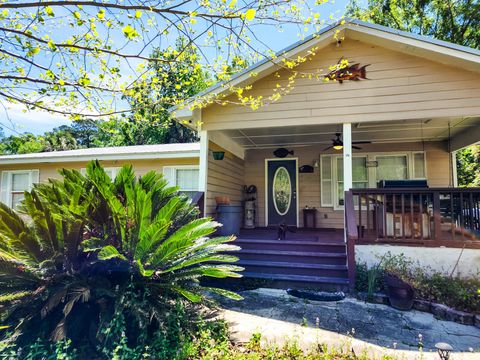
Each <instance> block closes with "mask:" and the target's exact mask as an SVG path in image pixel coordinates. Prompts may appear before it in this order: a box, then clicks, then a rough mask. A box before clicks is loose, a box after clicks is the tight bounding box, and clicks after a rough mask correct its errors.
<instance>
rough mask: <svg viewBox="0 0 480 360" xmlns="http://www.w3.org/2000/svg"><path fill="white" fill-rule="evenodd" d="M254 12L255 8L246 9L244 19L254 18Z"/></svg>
mask: <svg viewBox="0 0 480 360" xmlns="http://www.w3.org/2000/svg"><path fill="white" fill-rule="evenodd" d="M256 13H257V10H255V9H248V10H247V12H246V13H245V19H247V21H252V20H253V19H255V14H256Z"/></svg>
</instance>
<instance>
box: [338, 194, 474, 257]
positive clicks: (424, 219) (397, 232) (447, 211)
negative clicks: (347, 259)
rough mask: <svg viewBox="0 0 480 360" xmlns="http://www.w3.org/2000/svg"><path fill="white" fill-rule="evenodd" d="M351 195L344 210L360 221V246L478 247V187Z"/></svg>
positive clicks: (358, 227)
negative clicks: (377, 244) (378, 244)
mask: <svg viewBox="0 0 480 360" xmlns="http://www.w3.org/2000/svg"><path fill="white" fill-rule="evenodd" d="M347 193H350V194H351V195H348V196H351V203H350V202H347V201H345V207H346V209H345V211H346V213H350V214H351V216H352V217H353V219H355V220H356V221H358V226H357V225H355V226H357V231H358V234H357V235H358V243H360V244H361V243H365V244H367V243H372V244H373V243H380V244H382V243H385V244H410V245H413V244H415V245H422V246H450V247H463V246H465V247H470V248H480V188H430V189H428V188H395V189H385V188H383V189H352V190H350V191H349V192H347ZM345 199H347V195H346V197H345ZM349 204H351V208H350V209H347V208H348V206H349ZM365 219H366V220H365ZM370 219H372V220H370Z"/></svg>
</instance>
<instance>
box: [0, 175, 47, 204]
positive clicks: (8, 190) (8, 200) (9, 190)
mask: <svg viewBox="0 0 480 360" xmlns="http://www.w3.org/2000/svg"><path fill="white" fill-rule="evenodd" d="M17 174H28V175H29V179H28V180H29V183H28V187H27V189H26V190H24V191H30V190H31V189H32V187H33V184H36V183H38V182H39V174H40V172H39V169H20V170H4V171H2V174H1V181H2V182H3V179H4V175H6V182H7V183H6V184H3V183H2V184H0V187H1V191H2V199H1V201H4V203H5V204H6V205H7V206H8V207H10V208H12V206H13V197H12V195H13V181H12V180H13V175H17ZM35 174H36V175H35ZM34 177H35V179H34ZM4 185H5V188H4ZM3 192H4V193H3ZM15 192H16V193H19V191H15ZM22 192H23V191H22Z"/></svg>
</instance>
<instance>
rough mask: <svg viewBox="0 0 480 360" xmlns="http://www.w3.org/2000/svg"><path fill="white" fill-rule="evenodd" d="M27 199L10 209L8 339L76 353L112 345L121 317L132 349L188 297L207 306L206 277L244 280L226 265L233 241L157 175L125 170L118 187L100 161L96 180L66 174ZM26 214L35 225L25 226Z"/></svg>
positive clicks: (5, 238)
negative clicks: (68, 343)
mask: <svg viewBox="0 0 480 360" xmlns="http://www.w3.org/2000/svg"><path fill="white" fill-rule="evenodd" d="M60 173H61V174H62V175H63V180H53V179H52V180H50V181H49V183H44V184H39V185H36V186H35V187H34V189H33V190H31V191H30V192H26V193H25V199H24V200H23V202H22V206H21V212H22V214H17V213H16V212H15V211H13V210H11V209H10V208H8V207H7V206H5V205H3V204H1V203H0V238H1V241H0V295H1V297H0V300H1V301H2V302H3V307H2V312H1V314H2V317H1V321H2V324H7V325H10V326H11V329H12V334H11V335H10V337H9V338H8V339H7V340H9V341H15V342H16V343H17V344H18V345H19V346H22V344H26V343H31V342H32V341H34V340H35V339H37V338H42V339H46V338H50V339H52V340H61V339H65V338H69V339H71V340H72V341H73V342H74V344H75V346H79V344H84V345H85V344H89V345H88V346H89V347H90V348H92V349H95V348H96V346H97V345H99V344H103V343H104V342H105V341H109V334H108V331H105V329H108V324H110V322H111V321H114V319H115V318H116V317H118V316H120V317H121V318H122V319H123V320H124V322H125V324H126V334H125V335H124V336H126V338H127V341H128V342H129V343H132V344H135V343H136V342H137V341H143V340H145V338H148V337H150V336H153V334H154V333H155V332H156V331H157V330H159V328H160V327H161V326H163V325H162V324H163V322H164V321H165V316H166V314H167V313H168V312H169V311H171V310H172V306H175V301H178V299H179V297H180V298H181V297H183V298H185V299H186V300H188V301H191V302H198V301H201V300H202V299H203V296H204V295H203V294H204V292H205V291H207V290H208V291H210V292H216V293H219V294H221V295H224V296H228V297H232V298H236V299H238V298H239V296H238V295H236V294H234V293H232V292H229V291H226V290H223V289H218V288H209V287H207V288H206V287H203V286H200V284H199V280H200V279H202V278H203V277H214V278H225V277H238V276H240V275H239V274H238V273H237V272H238V271H239V270H241V268H239V267H237V266H234V265H227V264H222V263H228V262H235V261H236V260H237V258H236V257H234V256H231V255H224V254H222V252H224V251H233V250H237V249H238V247H236V246H233V245H229V244H227V243H228V242H230V241H232V240H233V239H234V238H233V237H220V238H219V237H210V236H211V235H212V234H213V233H214V232H215V230H216V228H217V226H218V224H217V223H215V222H213V221H212V220H211V219H209V218H196V217H197V215H198V210H197V209H196V208H195V207H194V206H192V205H191V203H190V201H189V200H188V199H187V198H186V197H185V196H182V195H178V193H177V188H172V187H168V186H167V182H166V180H164V179H163V178H162V176H161V175H158V174H156V173H155V172H153V171H152V172H149V173H147V174H145V175H143V176H141V177H140V178H138V179H137V178H136V177H135V174H134V172H133V170H132V167H131V166H124V167H123V168H122V169H121V170H120V172H119V174H118V175H117V177H116V178H115V180H113V181H112V180H110V178H109V177H108V175H107V174H106V173H105V171H104V170H103V169H102V167H101V166H100V165H99V163H98V162H91V163H90V164H89V165H88V166H87V174H86V176H82V175H81V174H80V173H79V172H78V171H75V170H61V171H60ZM25 216H27V218H29V219H30V220H25Z"/></svg>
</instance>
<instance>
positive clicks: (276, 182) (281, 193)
mask: <svg viewBox="0 0 480 360" xmlns="http://www.w3.org/2000/svg"><path fill="white" fill-rule="evenodd" d="M272 194H273V205H275V210H276V211H277V213H278V214H279V215H285V214H286V213H287V212H288V210H289V209H290V204H291V202H292V183H291V180H290V174H289V173H288V171H287V169H286V168H285V167H283V166H281V167H279V168H278V169H277V171H275V175H274V176H273V183H272Z"/></svg>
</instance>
